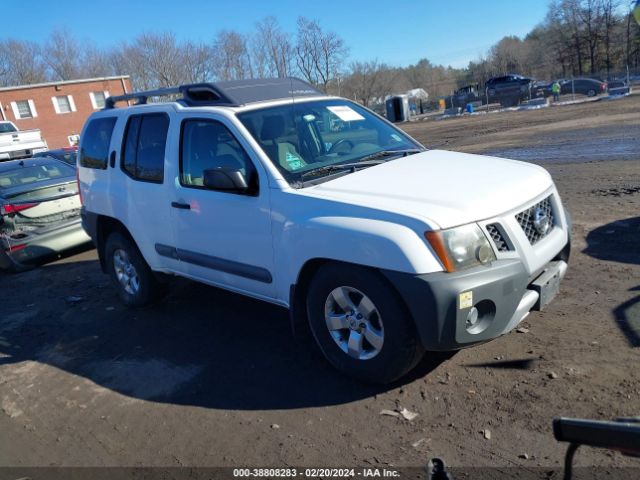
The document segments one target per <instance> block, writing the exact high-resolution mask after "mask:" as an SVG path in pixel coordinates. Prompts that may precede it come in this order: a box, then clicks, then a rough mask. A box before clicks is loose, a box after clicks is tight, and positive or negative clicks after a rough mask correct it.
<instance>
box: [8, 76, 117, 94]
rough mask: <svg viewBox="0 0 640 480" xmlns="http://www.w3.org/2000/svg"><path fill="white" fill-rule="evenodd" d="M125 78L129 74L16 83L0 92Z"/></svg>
mask: <svg viewBox="0 0 640 480" xmlns="http://www.w3.org/2000/svg"><path fill="white" fill-rule="evenodd" d="M125 78H129V75H115V76H112V77H96V78H80V79H78V80H61V81H59V82H46V83H33V84H31V85H16V86H13V87H2V88H0V92H7V91H10V90H27V89H30V88H42V87H53V86H56V85H72V84H74V83H91V82H105V81H108V80H121V79H125Z"/></svg>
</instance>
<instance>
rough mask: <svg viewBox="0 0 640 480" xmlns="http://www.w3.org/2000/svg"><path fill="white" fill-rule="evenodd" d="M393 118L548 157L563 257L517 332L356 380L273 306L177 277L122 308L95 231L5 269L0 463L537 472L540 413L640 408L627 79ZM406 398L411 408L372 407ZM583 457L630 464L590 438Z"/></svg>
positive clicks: (635, 143)
mask: <svg viewBox="0 0 640 480" xmlns="http://www.w3.org/2000/svg"><path fill="white" fill-rule="evenodd" d="M405 128H406V129H407V131H409V132H410V133H411V134H413V135H414V136H416V137H417V138H418V139H420V140H421V141H422V142H424V143H425V144H426V145H432V146H437V148H444V149H453V150H462V151H466V152H474V153H486V152H490V153H493V154H498V155H503V156H512V157H516V158H521V159H525V160H530V161H536V162H538V163H542V164H544V165H545V167H546V168H548V169H549V171H550V172H551V173H552V175H553V176H554V178H555V180H556V182H557V185H558V188H559V190H560V192H561V194H562V197H563V200H564V202H565V205H566V206H567V208H568V209H569V211H570V212H571V214H572V216H573V220H574V230H573V239H574V244H573V246H574V249H573V256H572V259H571V265H570V270H569V272H568V274H567V277H566V279H565V281H564V284H563V285H562V292H561V294H560V296H559V297H558V298H557V299H556V300H555V302H554V303H552V304H551V305H550V306H549V308H548V309H547V310H546V311H545V312H543V313H532V314H531V315H530V316H529V317H528V318H527V319H526V321H525V323H524V324H523V325H522V326H523V327H525V330H523V331H524V332H525V333H517V332H513V333H510V334H508V335H505V336H503V337H501V338H499V339H497V340H495V341H493V342H491V343H488V344H486V345H483V346H479V347H476V348H472V349H468V350H464V351H461V352H459V353H457V354H456V355H454V356H452V357H449V358H445V357H442V356H439V357H432V358H428V359H426V360H425V361H424V362H423V363H422V364H421V365H420V367H419V369H418V370H417V371H416V372H414V373H413V374H412V375H411V376H410V377H409V378H406V379H404V380H403V381H401V382H399V383H398V384H396V385H393V386H391V387H385V388H380V387H372V386H367V385H361V384H357V383H354V382H352V381H350V380H348V379H346V378H343V377H342V376H340V375H339V374H338V373H336V372H335V371H334V370H332V369H331V368H330V367H329V366H328V365H327V364H326V363H325V361H324V360H323V359H322V358H321V357H320V356H319V354H318V353H317V352H316V350H315V349H314V348H312V347H310V346H309V344H307V343H304V342H298V343H297V342H296V341H294V339H293V338H292V335H291V333H290V330H289V323H288V316H287V312H286V311H285V310H283V309H280V308H278V307H274V306H270V305H267V304H263V303H259V302H257V301H253V300H250V299H247V298H244V297H241V296H238V295H234V294H230V293H227V292H224V291H221V290H218V289H215V288H211V287H207V286H203V285H199V284H195V283H191V282H188V281H178V282H176V285H175V286H174V288H173V289H172V292H171V294H170V295H169V297H168V298H167V299H166V300H165V301H164V302H162V303H161V304H159V305H157V306H154V307H151V308H146V309H141V310H129V309H126V308H124V307H123V306H122V305H121V304H120V303H119V302H118V300H117V298H116V296H115V294H114V290H113V289H112V287H111V285H110V284H109V283H108V279H107V278H106V277H105V276H104V275H103V274H102V273H101V272H100V269H99V266H98V263H97V260H96V255H95V252H94V251H93V250H88V251H85V252H82V253H80V254H77V255H73V256H69V257H67V258H64V259H63V260H60V261H58V262H55V263H50V264H47V265H44V266H42V267H40V268H37V269H35V270H32V271H29V272H26V273H21V274H16V275H2V276H0V286H1V289H0V291H1V292H2V310H1V313H0V317H1V321H0V402H1V404H0V466H49V465H54V466H60V465H63V466H70V465H71V466H78V465H80V466H141V465H145V466H162V467H169V466H277V467H284V466H309V465H315V466H329V465H331V466H338V467H340V466H356V465H360V466H381V467H382V466H388V465H395V466H418V465H423V464H424V463H425V462H426V461H427V460H428V459H429V458H431V457H433V456H441V457H443V458H444V459H446V461H447V462H448V463H449V464H451V465H454V466H478V465H480V466H493V465H500V466H503V467H510V466H522V467H525V468H526V469H529V471H535V467H537V466H543V467H545V468H551V467H558V466H560V465H561V462H562V459H563V454H564V446H561V445H559V444H558V443H556V442H555V441H554V440H553V436H552V432H551V419H552V417H554V416H559V415H564V416H577V417H591V418H598V419H611V418H615V417H618V416H635V415H640V368H639V367H638V366H639V364H640V363H639V361H640V354H639V352H640V249H639V243H640V242H639V238H640V96H638V95H636V96H632V97H628V98H625V99H622V100H617V101H600V102H596V103H589V104H584V105H575V106H565V107H556V108H547V109H542V110H536V111H527V112H507V113H500V114H488V115H477V116H473V117H467V118H462V119H450V120H442V121H435V120H431V121H425V122H419V123H413V124H409V125H407V126H406V127H405ZM479 180H480V179H479ZM71 297H76V298H71ZM401 407H405V408H407V409H409V410H411V411H413V412H416V413H418V414H419V415H418V417H417V418H415V419H414V420H412V421H407V420H403V419H399V418H395V417H391V416H382V415H380V411H381V410H383V409H389V410H393V409H396V408H401ZM486 430H488V431H489V432H490V435H486V432H484V431H486ZM483 432H484V433H483ZM485 437H490V438H485ZM576 459H577V463H578V464H579V465H603V466H611V465H623V466H624V465H628V466H632V465H636V466H640V462H639V461H638V460H631V459H628V458H626V457H622V456H620V455H619V454H614V453H610V452H604V451H596V450H589V449H584V450H581V451H579V452H578V454H577V458H576ZM0 472H1V469H0ZM637 472H638V471H636V473H637ZM556 478H557V477H556Z"/></svg>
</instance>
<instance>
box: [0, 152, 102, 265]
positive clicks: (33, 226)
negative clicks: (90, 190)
mask: <svg viewBox="0 0 640 480" xmlns="http://www.w3.org/2000/svg"><path fill="white" fill-rule="evenodd" d="M80 206H81V205H80V195H79V194H78V183H77V180H76V169H75V168H73V167H72V166H70V165H68V164H67V163H64V162H61V161H60V160H55V159H53V158H48V157H47V158H29V159H24V160H10V161H7V162H2V163H0V269H5V270H20V269H21V268H23V267H24V266H26V265H28V264H29V263H31V262H32V261H34V260H38V259H41V258H44V257H47V256H50V255H51V254H57V253H59V252H61V251H63V250H67V249H69V248H72V247H76V246H79V245H82V244H85V243H87V242H89V241H90V239H89V237H88V236H87V234H86V233H85V231H84V230H83V229H82V224H81V219H80Z"/></svg>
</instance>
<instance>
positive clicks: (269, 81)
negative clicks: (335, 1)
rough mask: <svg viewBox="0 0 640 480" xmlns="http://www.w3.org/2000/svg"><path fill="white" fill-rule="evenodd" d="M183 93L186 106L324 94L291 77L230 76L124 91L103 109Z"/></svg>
mask: <svg viewBox="0 0 640 480" xmlns="http://www.w3.org/2000/svg"><path fill="white" fill-rule="evenodd" d="M168 95H182V98H181V99H180V101H181V102H182V103H184V104H185V105H187V106H208V105H222V106H229V107H237V106H240V105H246V104H248V103H255V102H263V101H268V100H278V99H283V98H296V97H309V96H323V95H324V94H323V93H322V92H320V91H319V90H317V89H316V88H315V87H313V86H311V85H309V84H308V83H306V82H304V81H302V80H300V79H298V78H293V77H287V78H266V79H257V80H230V81H223V82H215V83H191V84H187V85H180V86H178V87H168V88H160V89H157V90H147V91H142V92H132V93H127V94H125V95H117V96H113V97H108V98H107V99H106V100H105V106H104V108H105V109H109V108H114V107H115V104H116V103H117V102H124V101H127V100H136V105H141V104H145V103H147V100H148V99H149V97H163V96H168Z"/></svg>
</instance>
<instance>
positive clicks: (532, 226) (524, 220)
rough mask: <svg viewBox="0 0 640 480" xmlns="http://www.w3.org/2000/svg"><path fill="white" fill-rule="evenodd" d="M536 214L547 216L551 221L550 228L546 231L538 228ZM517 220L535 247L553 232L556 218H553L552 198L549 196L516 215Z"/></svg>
mask: <svg viewBox="0 0 640 480" xmlns="http://www.w3.org/2000/svg"><path fill="white" fill-rule="evenodd" d="M536 212H539V213H538V215H541V216H546V217H547V218H548V220H549V228H548V229H547V230H546V231H544V230H541V229H540V228H539V225H538V226H536V221H535V218H536ZM516 220H517V221H518V223H519V224H520V226H521V227H522V230H523V231H524V233H525V235H526V236H527V238H528V239H529V243H530V244H531V245H535V244H536V243H538V242H539V241H540V240H542V239H543V238H544V237H546V236H547V235H549V233H550V232H551V231H552V230H553V227H554V223H555V218H554V216H553V208H552V206H551V196H548V197H547V198H545V199H544V200H542V201H541V202H538V203H536V204H535V205H534V206H532V207H530V208H527V209H526V210H523V211H522V212H520V213H519V214H517V215H516Z"/></svg>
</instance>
